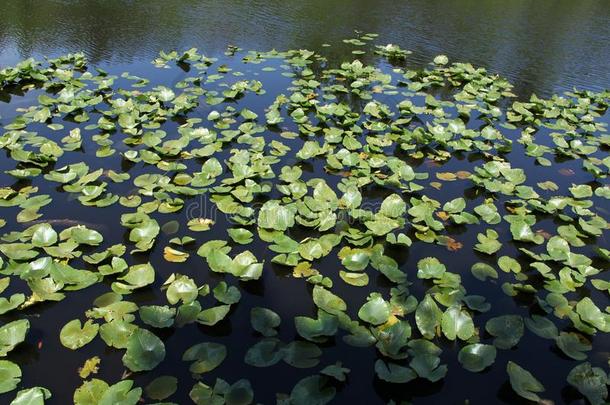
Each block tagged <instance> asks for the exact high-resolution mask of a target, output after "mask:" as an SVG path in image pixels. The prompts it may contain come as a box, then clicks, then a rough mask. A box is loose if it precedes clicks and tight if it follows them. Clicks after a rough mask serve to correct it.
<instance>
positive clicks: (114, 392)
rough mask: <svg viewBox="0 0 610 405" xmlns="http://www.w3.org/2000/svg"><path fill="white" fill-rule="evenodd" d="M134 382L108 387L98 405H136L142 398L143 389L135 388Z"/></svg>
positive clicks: (125, 381)
mask: <svg viewBox="0 0 610 405" xmlns="http://www.w3.org/2000/svg"><path fill="white" fill-rule="evenodd" d="M132 387H133V381H131V380H124V381H121V382H118V383H116V384H114V385H111V386H110V387H108V389H107V390H106V391H104V393H103V394H102V397H101V398H100V400H99V402H98V405H113V404H121V405H136V404H137V403H138V401H140V397H141V396H142V388H139V387H137V388H134V389H132Z"/></svg>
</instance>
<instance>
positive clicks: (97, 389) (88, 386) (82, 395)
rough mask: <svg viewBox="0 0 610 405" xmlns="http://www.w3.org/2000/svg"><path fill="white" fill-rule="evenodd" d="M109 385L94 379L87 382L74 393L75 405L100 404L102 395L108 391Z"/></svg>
mask: <svg viewBox="0 0 610 405" xmlns="http://www.w3.org/2000/svg"><path fill="white" fill-rule="evenodd" d="M108 388H109V385H108V384H107V383H106V382H105V381H102V380H98V379H97V378H93V379H91V380H90V381H85V382H83V384H82V385H81V386H80V387H78V388H77V389H76V391H74V396H73V401H74V404H75V405H95V404H98V403H99V401H100V399H101V398H102V395H104V393H105V392H106V391H107V390H108Z"/></svg>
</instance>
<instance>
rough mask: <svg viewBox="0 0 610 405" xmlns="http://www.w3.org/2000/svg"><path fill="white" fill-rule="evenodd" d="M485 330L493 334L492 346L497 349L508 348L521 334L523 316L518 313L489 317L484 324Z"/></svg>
mask: <svg viewBox="0 0 610 405" xmlns="http://www.w3.org/2000/svg"><path fill="white" fill-rule="evenodd" d="M485 330H486V331H487V333H489V334H490V335H492V336H495V339H494V342H493V343H494V346H496V347H497V348H498V349H510V348H511V347H513V346H515V345H516V344H517V343H519V340H521V337H522V336H523V318H521V317H520V316H519V315H502V316H498V317H495V318H491V319H490V320H488V321H487V323H486V324H485Z"/></svg>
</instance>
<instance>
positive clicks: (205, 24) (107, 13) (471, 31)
mask: <svg viewBox="0 0 610 405" xmlns="http://www.w3.org/2000/svg"><path fill="white" fill-rule="evenodd" d="M254 3H255V4H252V2H246V1H243V0H239V1H231V2H220V1H216V2H196V1H188V2H184V1H176V0H169V1H168V0H164V1H159V0H154V1H148V2H145V3H144V2H131V1H119V0H114V1H99V0H94V1H87V2H59V1H50V0H45V1H37V2H33V1H21V0H6V1H4V2H3V15H2V17H0V19H1V20H2V24H0V44H2V48H4V51H5V52H7V50H10V49H11V48H14V52H15V53H16V54H18V57H19V58H25V57H29V56H30V55H32V54H43V53H44V54H47V55H48V54H52V53H57V54H59V53H63V52H66V51H75V50H83V51H85V53H86V54H87V56H88V57H89V58H90V59H91V60H92V62H94V63H99V62H100V61H103V62H119V63H124V62H128V63H129V62H133V61H134V60H138V61H140V60H144V61H146V62H148V61H149V60H150V59H152V58H153V57H154V56H155V55H156V53H157V51H158V50H159V49H173V48H188V47H191V46H197V47H199V48H200V49H202V50H203V51H204V52H206V53H220V52H222V51H223V50H224V49H226V46H227V44H229V43H233V44H237V45H239V46H240V47H243V48H256V49H271V48H277V49H291V48H297V49H298V48H308V49H312V50H320V49H321V45H322V44H323V43H330V44H332V46H331V47H330V48H325V51H324V52H325V54H326V55H328V57H329V61H330V62H336V61H340V60H347V59H349V60H351V59H355V58H359V59H362V60H363V61H364V62H369V60H370V58H371V57H373V55H372V52H370V51H369V52H367V54H366V55H353V54H351V51H352V50H354V49H358V48H359V47H355V46H352V45H349V44H345V43H343V42H342V41H341V40H342V39H344V38H350V37H353V36H354V33H353V29H360V30H362V31H363V32H376V33H379V34H380V37H379V38H378V40H377V41H376V42H378V43H384V44H385V43H387V42H391V43H397V44H400V45H401V47H403V48H405V49H410V50H412V51H414V53H413V55H409V57H408V63H409V64H411V65H417V66H419V67H421V66H422V65H424V64H426V63H428V62H429V61H430V60H431V59H432V58H433V57H434V56H435V55H436V54H438V53H446V54H447V55H448V56H449V57H450V59H455V60H462V61H466V60H467V61H470V62H473V63H475V64H480V65H483V66H486V67H487V68H488V69H490V70H491V71H494V72H498V73H500V74H501V75H503V76H506V77H509V78H510V79H511V82H513V83H515V85H516V88H515V90H516V92H517V93H518V94H520V95H529V94H530V93H531V92H535V93H537V94H539V95H548V94H550V93H551V92H552V91H553V90H554V89H557V88H561V89H570V88H571V87H572V86H574V85H580V86H585V85H589V86H593V87H596V88H598V89H599V88H603V87H606V86H607V83H608V81H609V80H608V74H609V73H608V70H607V68H606V67H607V66H608V64H609V62H610V61H609V60H608V58H609V57H610V56H609V55H610V52H609V50H608V47H609V45H608V41H607V38H608V36H609V35H610V32H609V30H610V28H608V24H607V21H608V17H609V15H608V14H609V13H610V9H609V8H608V7H607V2H606V1H604V0H600V1H587V2H574V1H571V0H562V1H529V0H521V1H517V2H510V3H508V4H507V3H506V2H482V3H481V2H474V1H469V0H459V1H450V2H430V1H423V0H418V1H415V2H413V1H410V2H403V3H401V4H396V2H391V1H388V0H382V1H378V2H375V4H374V7H372V6H371V3H370V2H368V1H364V0H352V1H343V0H336V1H328V0H324V1H323V0H316V1H310V2H296V3H295V2H279V1H257V2H254ZM11 53H12V52H8V53H7V55H10V54H11ZM9 58H10V56H9ZM15 61H16V60H15ZM15 61H6V60H5V61H3V63H2V64H7V63H9V62H15Z"/></svg>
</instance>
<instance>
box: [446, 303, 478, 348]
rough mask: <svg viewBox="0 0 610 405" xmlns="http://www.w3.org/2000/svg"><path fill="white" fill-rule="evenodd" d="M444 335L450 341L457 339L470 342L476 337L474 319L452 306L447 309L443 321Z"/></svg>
mask: <svg viewBox="0 0 610 405" xmlns="http://www.w3.org/2000/svg"><path fill="white" fill-rule="evenodd" d="M441 326H442V329H443V334H444V335H445V337H446V338H447V339H449V340H455V338H456V337H458V338H460V339H462V340H468V339H470V338H471V337H472V336H473V335H474V323H473V322H472V318H471V317H470V315H469V314H468V313H467V312H466V311H463V310H461V308H460V307H457V306H452V307H449V308H447V310H446V311H445V312H444V313H443V317H442V319H441Z"/></svg>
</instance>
